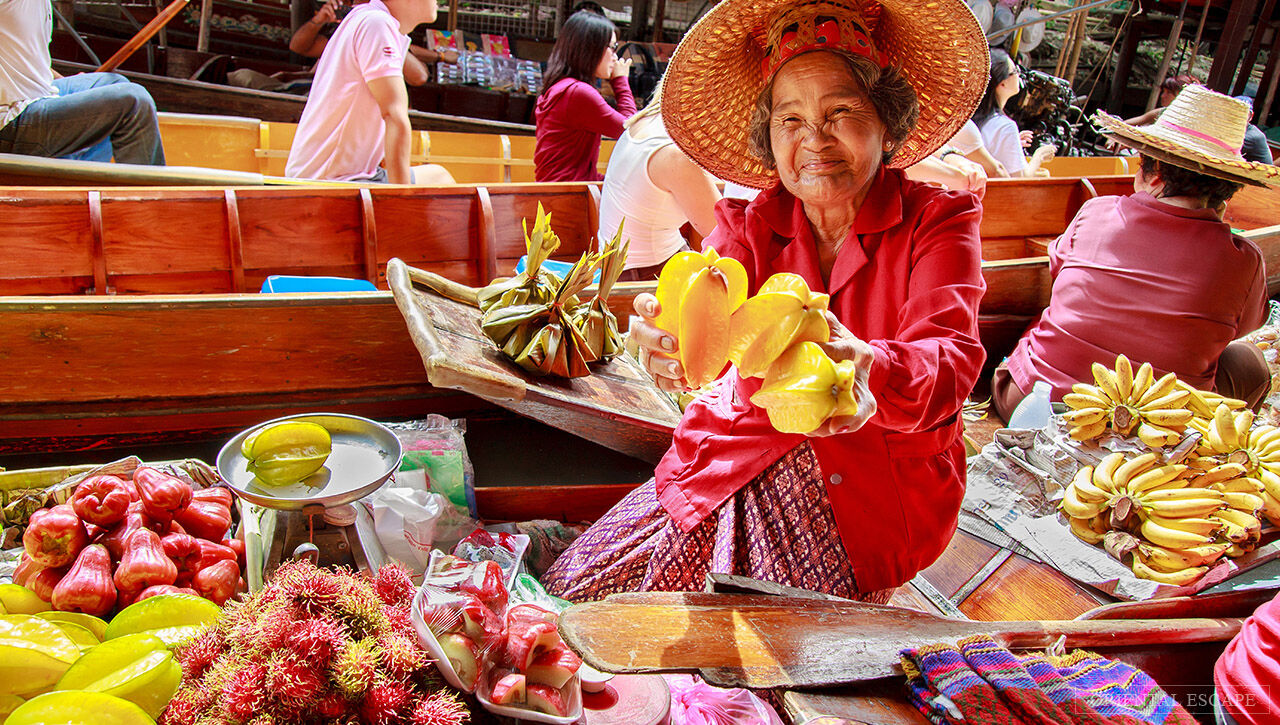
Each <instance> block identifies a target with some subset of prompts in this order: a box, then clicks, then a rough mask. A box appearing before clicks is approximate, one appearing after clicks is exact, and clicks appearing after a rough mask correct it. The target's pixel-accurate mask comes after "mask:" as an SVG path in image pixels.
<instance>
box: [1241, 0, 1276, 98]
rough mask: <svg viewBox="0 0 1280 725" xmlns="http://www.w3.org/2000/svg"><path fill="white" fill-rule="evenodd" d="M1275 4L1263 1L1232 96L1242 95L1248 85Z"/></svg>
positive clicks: (1274, 1) (1271, 1)
mask: <svg viewBox="0 0 1280 725" xmlns="http://www.w3.org/2000/svg"><path fill="white" fill-rule="evenodd" d="M1275 4H1276V0H1263V3H1262V12H1261V13H1259V14H1258V22H1257V24H1255V25H1254V26H1253V38H1252V39H1251V40H1250V41H1249V49H1248V50H1246V51H1245V53H1244V60H1243V61H1242V62H1241V63H1240V75H1238V76H1236V84H1235V86H1233V87H1232V89H1231V95H1233V96H1238V95H1240V94H1241V93H1244V89H1245V86H1247V85H1248V84H1249V76H1251V75H1253V65H1254V64H1255V63H1257V62H1258V46H1260V45H1262V34H1263V30H1264V29H1265V28H1266V25H1265V23H1267V22H1268V21H1270V20H1271V10H1272V8H1274V7H1275Z"/></svg>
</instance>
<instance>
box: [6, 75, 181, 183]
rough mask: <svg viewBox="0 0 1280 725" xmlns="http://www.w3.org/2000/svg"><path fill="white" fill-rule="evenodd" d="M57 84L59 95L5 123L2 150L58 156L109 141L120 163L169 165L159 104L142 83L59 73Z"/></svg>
mask: <svg viewBox="0 0 1280 725" xmlns="http://www.w3.org/2000/svg"><path fill="white" fill-rule="evenodd" d="M54 86H55V87H57V89H58V93H59V95H58V96H56V97H54V98H41V99H40V100H38V101H34V102H32V103H31V104H30V105H28V106H27V107H26V108H25V109H23V111H22V113H20V114H18V117H17V118H15V119H13V120H12V121H10V122H9V123H8V125H6V126H5V127H4V128H0V152H3V153H15V154H26V155H28V156H48V157H59V156H66V155H68V154H72V153H75V152H78V151H82V150H84V149H89V147H93V146H96V145H97V144H100V143H101V142H103V141H110V143H111V149H112V151H113V153H114V154H115V159H116V161H118V162H120V163H129V164H149V165H153V166H163V165H164V149H163V147H162V146H161V144H160V126H159V125H158V123H157V121H156V104H155V101H153V100H151V95H150V94H148V93H147V91H146V89H144V88H143V87H142V86H140V85H137V84H135V83H130V82H129V81H128V79H126V78H125V77H124V76H121V75H117V74H115V73H82V74H80V75H76V76H71V77H69V78H58V79H55V80H54ZM99 153H100V151H99ZM78 157H80V158H83V156H82V155H78ZM90 158H93V159H94V160H97V159H98V158H100V157H99V156H98V155H93V156H91V157H90Z"/></svg>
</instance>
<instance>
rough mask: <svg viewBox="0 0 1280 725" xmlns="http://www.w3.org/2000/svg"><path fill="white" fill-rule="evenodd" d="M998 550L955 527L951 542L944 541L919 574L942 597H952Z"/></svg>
mask: <svg viewBox="0 0 1280 725" xmlns="http://www.w3.org/2000/svg"><path fill="white" fill-rule="evenodd" d="M1000 551H1001V549H1000V547H998V546H995V545H993V544H990V543H988V542H986V541H983V540H982V539H979V538H978V537H976V536H973V535H972V534H967V533H965V532H963V531H959V530H957V531H956V533H955V536H953V537H952V538H951V543H949V544H947V548H946V549H945V550H944V551H943V552H942V556H940V557H938V560H937V561H935V562H934V563H933V564H931V565H930V566H929V567H928V568H927V569H925V570H924V571H922V572H920V576H922V577H924V578H925V579H926V580H928V581H929V583H930V584H932V585H933V586H934V587H935V588H937V590H938V591H939V592H941V593H942V594H943V595H944V596H947V597H952V596H954V595H955V593H956V592H958V591H959V590H960V587H962V586H964V583H965V582H967V581H968V580H969V578H970V577H972V576H973V573H974V572H975V571H977V570H978V569H980V568H982V565H983V564H985V563H986V562H988V561H990V560H991V559H992V557H994V556H995V555H996V554H997V553H998V552H1000Z"/></svg>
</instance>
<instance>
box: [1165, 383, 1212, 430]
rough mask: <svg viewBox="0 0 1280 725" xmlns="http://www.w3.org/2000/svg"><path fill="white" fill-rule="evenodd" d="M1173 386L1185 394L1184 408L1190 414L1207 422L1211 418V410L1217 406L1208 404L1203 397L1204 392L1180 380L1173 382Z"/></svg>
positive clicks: (1206, 399)
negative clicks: (1185, 402) (1189, 411)
mask: <svg viewBox="0 0 1280 725" xmlns="http://www.w3.org/2000/svg"><path fill="white" fill-rule="evenodd" d="M1174 385H1175V387H1176V388H1177V389H1178V390H1180V391H1182V392H1184V393H1186V394H1187V404H1186V406H1185V407H1187V408H1189V409H1190V410H1191V412H1192V413H1195V414H1196V417H1197V418H1203V419H1206V420H1208V419H1210V418H1212V417H1213V409H1214V408H1216V407H1217V406H1216V405H1212V404H1210V403H1209V399H1208V398H1206V397H1205V393H1204V391H1202V390H1196V389H1195V388H1193V387H1191V386H1190V385H1187V384H1186V383H1184V382H1182V381H1181V380H1177V381H1175V383H1174Z"/></svg>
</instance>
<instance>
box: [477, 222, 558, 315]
mask: <svg viewBox="0 0 1280 725" xmlns="http://www.w3.org/2000/svg"><path fill="white" fill-rule="evenodd" d="M528 222H529V220H528V219H522V220H520V226H521V227H522V228H523V229H524V245H525V254H527V255H528V259H527V260H526V264H525V270H524V271H523V272H521V273H519V274H517V275H516V276H514V277H510V278H507V279H499V280H494V281H493V282H491V283H489V285H488V286H485V287H482V288H480V290H478V291H477V292H476V306H478V307H479V308H480V312H482V313H484V312H488V311H489V310H490V308H492V307H495V306H497V307H513V306H516V305H524V304H545V303H546V302H548V301H549V300H550V299H551V298H552V297H553V296H555V292H556V290H557V289H558V288H559V287H560V278H559V277H557V276H556V275H555V274H554V273H553V272H547V271H545V270H543V269H542V263H543V262H545V261H547V259H549V258H550V257H551V253H552V252H554V251H556V249H557V248H559V247H560V237H558V236H556V233H555V232H553V231H551V215H550V214H547V213H544V212H543V210H542V203H541V202H539V203H538V211H537V216H536V217H535V218H534V222H533V232H532V233H531V232H530V231H529V223H528Z"/></svg>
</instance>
